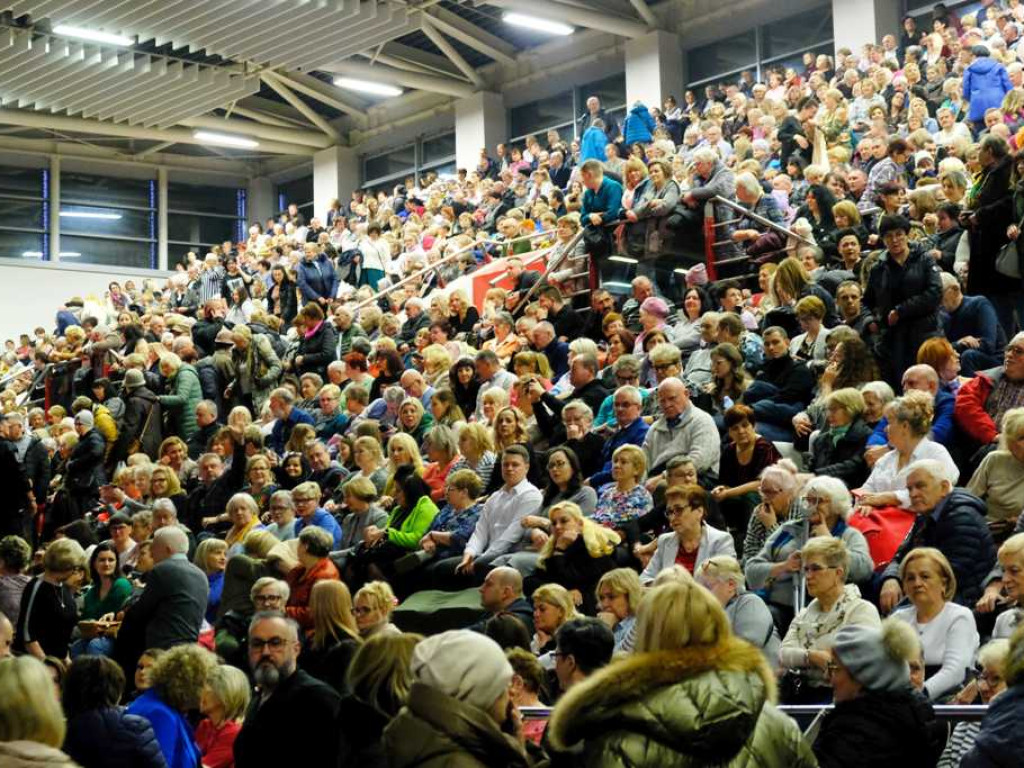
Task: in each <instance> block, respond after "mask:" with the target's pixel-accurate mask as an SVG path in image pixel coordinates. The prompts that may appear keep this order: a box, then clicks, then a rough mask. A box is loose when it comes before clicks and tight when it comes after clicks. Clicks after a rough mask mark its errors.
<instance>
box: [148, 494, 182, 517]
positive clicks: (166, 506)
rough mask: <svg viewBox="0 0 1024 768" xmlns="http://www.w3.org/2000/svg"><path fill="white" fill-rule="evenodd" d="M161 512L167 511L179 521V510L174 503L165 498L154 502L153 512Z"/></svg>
mask: <svg viewBox="0 0 1024 768" xmlns="http://www.w3.org/2000/svg"><path fill="white" fill-rule="evenodd" d="M160 510H166V511H167V512H170V513H171V517H173V518H174V519H175V520H177V519H178V508H177V507H176V506H174V502H173V501H171V500H170V499H168V498H166V497H164V498H162V499H156V500H155V501H154V502H153V511H154V512H159V511H160Z"/></svg>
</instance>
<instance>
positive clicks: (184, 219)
mask: <svg viewBox="0 0 1024 768" xmlns="http://www.w3.org/2000/svg"><path fill="white" fill-rule="evenodd" d="M167 239H168V240H180V241H181V242H185V243H211V244H215V243H216V244H219V243H222V242H224V241H225V240H234V239H235V220H234V219H219V218H214V217H212V216H196V215H190V214H185V213H170V214H168V215H167Z"/></svg>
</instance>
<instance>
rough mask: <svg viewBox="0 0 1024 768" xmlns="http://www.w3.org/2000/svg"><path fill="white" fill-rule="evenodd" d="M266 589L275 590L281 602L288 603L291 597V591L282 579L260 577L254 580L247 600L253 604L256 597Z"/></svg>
mask: <svg viewBox="0 0 1024 768" xmlns="http://www.w3.org/2000/svg"><path fill="white" fill-rule="evenodd" d="M267 587H273V588H274V589H276V590H277V594H279V595H280V596H281V601H282V602H288V598H289V597H291V594H292V590H291V587H289V586H288V582H287V581H284V580H283V579H275V578H274V577H273V576H261V577H260V578H258V579H256V581H255V582H254V583H253V585H252V588H251V589H250V590H249V599H250V600H252V601H253V602H254V603H255V602H256V595H258V594H259V593H260V592H262V591H263V590H264V589H266V588H267Z"/></svg>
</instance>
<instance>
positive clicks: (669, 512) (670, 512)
mask: <svg viewBox="0 0 1024 768" xmlns="http://www.w3.org/2000/svg"><path fill="white" fill-rule="evenodd" d="M691 509H693V507H690V506H682V507H668V508H667V509H666V510H665V516H666V517H678V516H679V515H681V514H683V513H684V512H689V511H690V510H691Z"/></svg>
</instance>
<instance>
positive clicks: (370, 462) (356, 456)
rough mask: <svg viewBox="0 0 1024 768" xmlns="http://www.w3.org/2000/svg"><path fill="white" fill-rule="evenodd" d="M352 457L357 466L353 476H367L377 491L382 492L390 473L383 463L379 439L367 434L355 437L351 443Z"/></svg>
mask: <svg viewBox="0 0 1024 768" xmlns="http://www.w3.org/2000/svg"><path fill="white" fill-rule="evenodd" d="M352 458H353V460H354V461H355V464H356V467H358V470H357V471H356V472H354V473H353V476H354V477H365V478H368V479H369V480H370V481H372V482H373V485H374V487H375V488H376V489H377V493H383V492H384V486H385V485H387V482H388V476H389V474H390V473H389V472H388V469H387V467H386V466H385V464H384V452H383V451H382V450H381V446H380V441H379V440H378V439H377V438H375V437H370V436H369V435H364V436H363V437H357V438H356V441H355V443H353V445H352Z"/></svg>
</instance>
